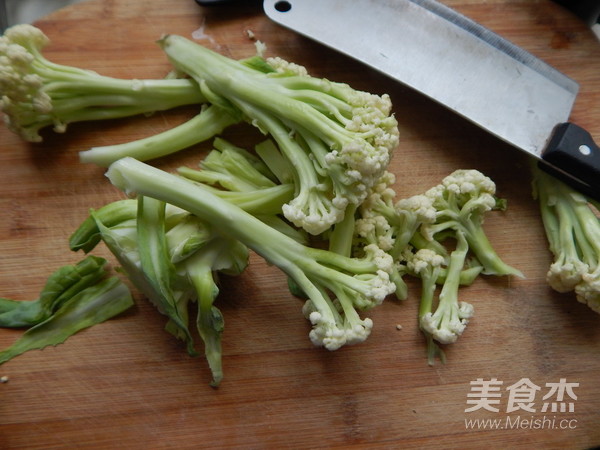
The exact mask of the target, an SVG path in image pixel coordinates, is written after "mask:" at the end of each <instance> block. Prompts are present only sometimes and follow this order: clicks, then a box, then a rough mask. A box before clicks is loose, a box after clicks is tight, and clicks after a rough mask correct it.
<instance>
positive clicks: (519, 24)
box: [0, 0, 600, 449]
mask: <svg viewBox="0 0 600 450" xmlns="http://www.w3.org/2000/svg"><path fill="white" fill-rule="evenodd" d="M443 3H446V4H448V5H449V6H451V7H454V8H456V9H457V10H459V11H460V12H462V13H464V14H467V15H468V16H470V17H472V18H473V19H475V20H477V21H479V22H481V23H482V24H484V25H486V26H488V27H489V28H491V29H492V30H494V31H496V32H498V33H500V34H502V35H504V36H505V37H507V38H509V39H510V40H512V41H513V42H515V43H516V44H517V45H520V46H522V47H524V48H525V49H527V50H529V51H530V52H532V53H534V54H535V55H537V56H539V57H541V58H543V59H545V60H546V61H547V62H549V63H550V64H552V65H554V66H555V67H557V68H558V69H559V70H561V71H563V72H564V73H566V74H568V75H569V76H571V77H572V78H574V79H575V80H576V81H578V82H579V83H580V84H581V94H580V96H579V97H578V100H577V103H576V105H575V108H574V111H573V115H572V118H573V120H574V121H575V122H577V123H579V124H580V125H582V126H584V127H586V128H587V129H588V130H589V131H590V132H591V133H592V134H593V135H595V137H596V138H600V42H598V40H597V39H596V37H595V36H594V35H593V33H592V32H591V31H590V30H588V29H586V28H585V26H584V25H583V24H582V23H581V22H580V21H579V20H578V19H576V18H575V17H574V16H572V15H571V14H570V13H568V12H567V11H565V10H563V9H561V8H560V7H559V6H557V5H555V4H554V3H552V2H550V1H548V0H444V1H443ZM357 13H359V12H358V11H357ZM37 25H38V26H39V27H40V28H41V29H42V30H44V31H45V32H46V34H47V35H48V36H49V37H50V38H51V40H52V44H51V45H50V46H49V47H48V48H47V52H46V55H47V56H48V57H49V58H50V59H52V60H54V61H56V62H60V63H64V64H71V65H76V66H79V67H83V68H88V69H93V70H96V71H98V72H100V73H102V74H105V75H110V76H115V77H123V78H152V77H162V76H164V75H165V74H166V72H167V71H168V70H169V65H168V63H167V62H166V59H165V58H164V56H163V54H162V52H161V51H160V50H159V48H158V47H157V46H156V45H155V41H156V40H157V39H158V38H159V37H160V36H161V35H162V34H164V33H174V34H181V35H183V36H187V37H191V36H193V35H195V36H202V35H203V36H204V38H203V39H202V40H200V41H199V42H201V43H202V44H204V45H207V46H209V47H211V48H213V49H215V50H217V51H219V52H222V53H223V54H225V55H227V56H230V57H234V58H242V57H247V56H251V55H252V54H254V45H255V43H254V42H253V41H252V40H251V39H249V37H248V33H247V31H248V30H251V31H252V32H253V33H254V35H255V37H256V38H257V39H259V40H261V41H263V42H265V43H266V44H267V47H268V51H267V53H268V56H281V57H283V58H285V59H288V60H291V61H294V62H297V63H299V64H303V65H305V66H306V67H307V68H308V69H309V71H310V72H311V73H312V74H313V75H316V76H322V77H326V78H329V79H332V80H336V81H343V82H348V83H350V84H352V85H353V86H354V87H356V88H359V89H364V90H368V91H372V92H376V93H384V92H387V93H389V94H390V95H391V97H392V100H393V102H394V109H395V113H396V116H397V119H398V122H399V126H400V130H401V144H400V147H399V149H398V152H397V153H396V155H395V158H394V161H393V164H392V170H393V172H394V173H395V174H396V175H397V177H398V182H397V189H398V192H399V196H401V197H404V196H409V195H413V194H416V193H420V192H423V191H424V190H425V189H427V188H429V187H431V186H433V185H434V184H437V183H438V182H439V181H440V180H441V179H442V178H443V177H444V176H445V175H447V174H449V173H450V172H451V171H453V170H455V169H459V168H475V169H479V170H481V171H482V172H484V173H485V174H487V175H488V176H490V177H492V178H493V179H494V180H495V181H496V183H497V186H498V192H499V194H500V195H501V196H502V197H505V198H506V199H507V200H508V205H509V208H508V211H506V212H505V213H495V214H491V215H490V216H489V218H488V219H487V221H486V224H485V226H486V230H487V231H488V233H489V236H490V239H491V241H492V242H493V244H494V245H495V247H496V248H497V250H498V252H499V253H500V255H502V257H503V258H504V259H505V260H506V261H507V262H508V263H509V264H512V265H514V266H516V267H518V268H519V269H521V270H522V271H523V272H524V274H525V275H526V278H525V279H509V278H481V279H480V280H478V281H477V282H476V283H475V284H474V285H473V286H471V287H469V288H465V289H464V290H463V291H462V293H461V299H462V300H465V301H468V302H470V303H472V304H473V305H474V307H475V311H476V315H475V318H474V319H473V320H472V322H471V323H470V324H469V326H468V328H467V330H466V332H465V334H464V335H463V336H462V337H461V338H460V340H459V341H458V342H457V343H456V344H454V345H452V346H451V347H450V348H447V349H446V353H447V357H448V361H447V363H446V364H445V365H442V364H436V365H435V366H433V367H430V366H428V365H427V361H426V359H425V345H424V342H423V338H422V336H421V334H420V332H419V330H418V328H417V324H416V313H417V305H418V299H419V286H418V284H416V283H412V282H410V285H409V288H410V296H409V299H408V300H406V301H404V302H402V303H398V302H395V301H392V300H390V301H389V302H387V303H384V304H383V305H382V306H380V307H379V308H377V309H375V310H373V311H372V312H371V313H370V317H372V319H373V321H374V323H375V328H374V330H373V333H372V335H371V337H370V338H369V340H368V341H367V342H365V343H363V344H361V345H357V346H354V347H347V348H343V349H341V350H339V351H337V352H328V351H326V350H323V349H318V348H315V347H313V346H312V344H311V343H310V341H309V339H308V331H309V324H308V323H307V322H306V321H305V319H304V318H303V317H302V315H301V311H300V308H301V302H300V301H298V300H297V299H294V298H293V297H291V296H290V294H289V293H288V291H287V287H286V282H285V277H284V276H283V275H282V274H281V273H280V272H279V271H278V270H277V269H276V268H273V267H269V266H267V265H266V264H264V263H263V262H262V261H261V260H260V259H259V258H254V257H253V259H252V263H251V266H250V268H249V269H248V271H247V272H246V273H245V274H244V275H243V276H241V277H239V278H237V279H233V280H231V279H228V280H226V283H224V285H223V286H222V293H221V297H220V299H219V305H220V308H221V309H222V311H223V313H224V315H225V319H226V332H225V335H224V368H225V380H224V382H223V384H222V385H221V387H220V388H219V389H218V390H215V389H211V388H210V387H209V386H208V382H209V379H210V377H209V373H208V370H207V367H206V365H205V363H204V360H203V359H202V358H196V359H193V358H190V357H188V356H187V354H186V353H185V352H184V350H183V349H182V348H181V346H180V344H179V343H178V342H176V341H175V340H174V339H173V338H171V336H170V335H168V334H167V333H166V332H165V331H163V329H162V328H163V325H164V320H163V318H162V317H161V316H160V315H158V313H156V311H155V310H154V309H153V308H152V307H151V306H149V305H148V303H147V302H146V301H145V300H144V299H143V298H141V296H139V295H138V294H136V302H137V304H136V307H135V308H134V309H133V310H132V311H130V312H128V313H126V314H124V315H122V316H120V317H119V318H117V319H114V320H111V321H109V322H106V323H104V324H102V325H99V326H96V327H94V328H91V329H89V330H86V331H84V332H82V333H80V334H78V335H76V336H74V337H72V338H71V339H69V340H68V341H67V342H66V343H65V344H63V345H60V346H58V347H53V348H47V349H45V350H43V351H32V352H29V353H27V354H24V355H22V356H20V357H18V358H16V359H14V360H12V361H10V362H8V363H6V364H5V365H3V366H1V367H0V376H4V377H7V378H8V381H7V382H6V383H4V384H0V448H6V449H9V448H10V449H12V448H92V447H94V448H167V447H169V448H171V447H172V448H208V447H210V448H216V447H237V448H277V449H279V448H317V447H327V448H332V447H344V448H347V447H361V448H362V447H382V448H432V447H441V448H469V447H472V448H478V447H483V446H486V447H490V448H506V447H510V448H515V447H527V448H534V447H535V448H588V447H591V446H594V445H600V426H599V424H600V383H599V375H598V374H599V373H600V358H599V357H598V355H599V354H600V316H599V315H597V314H594V313H593V312H591V311H590V310H589V309H588V308H587V307H586V306H584V305H582V304H579V303H578V302H577V301H576V300H575V298H574V296H573V295H571V294H563V295H561V294H557V293H554V292H553V291H551V290H550V288H549V287H548V286H547V285H546V282H545V273H546V271H547V269H548V266H549V264H550V261H551V256H550V254H549V252H548V245H547V242H546V240H545V236H544V233H543V229H542V225H541V222H540V218H539V214H538V207H537V204H536V202H535V201H534V200H533V199H532V196H531V190H530V175H529V171H528V161H527V159H526V157H525V156H523V155H522V154H521V153H520V152H518V151H516V150H514V149H512V148H510V147H509V146H507V145H505V144H503V143H500V142H498V141H497V140H495V139H494V138H492V137H490V136H488V135H487V134H485V133H484V132H482V131H480V130H478V129H477V128H475V127H474V126H472V125H470V124H468V123H466V122H465V121H463V120H462V119H460V118H458V117H456V116H454V115H453V114H451V113H449V112H447V111H446V110H445V109H443V108H442V107H440V106H438V105H436V104H434V103H433V102H431V101H429V100H427V99H425V98H423V97H422V96H420V95H419V94H416V93H414V92H412V91H411V90H409V89H407V88H404V87H402V86H400V85H397V84H395V83H393V82H390V81H389V80H388V79H386V78H385V77H383V76H381V75H379V74H377V73H374V72H373V71H371V70H368V69H366V68H364V67H362V66H361V65H359V64H357V63H355V62H353V61H351V60H349V59H347V58H345V57H343V56H340V55H338V54H336V53H335V52H333V51H331V50H327V49H325V48H323V47H321V46H319V45H317V44H315V43H313V42H310V41H308V40H307V39H304V38H302V37H299V36H297V35H295V34H293V33H291V32H289V31H287V30H284V29H282V28H280V27H279V26H277V25H275V24H273V23H271V22H270V21H269V20H267V19H266V18H265V17H264V16H263V14H262V13H261V11H260V8H259V7H257V6H251V5H245V6H242V5H239V4H238V5H235V6H231V7H227V8H226V7H219V8H214V9H203V8H201V7H199V6H197V5H196V4H195V3H194V2H193V1H192V0H178V1H177V2H169V1H166V0H145V1H143V2H140V1H135V0H90V1H87V2H83V3H80V4H77V5H75V6H72V7H68V8H65V9H63V10H61V11H58V12H57V13H55V14H52V15H50V16H48V17H46V18H44V19H43V20H40V21H39V22H37ZM368 26H369V24H368V23H366V24H365V27H368ZM348 32H349V33H360V32H361V30H348ZM493 107H494V105H490V108H493ZM192 113H193V111H192V110H190V109H182V110H179V111H170V112H165V113H162V114H156V115H155V116H153V117H151V118H139V117H138V118H132V119H128V120H123V121H119V122H117V121H114V122H112V121H111V122H104V123H88V124H79V125H74V126H72V127H70V128H69V130H68V133H67V134H65V135H56V134H54V133H52V132H48V133H45V141H44V143H42V144H39V145H28V144H25V143H23V142H21V141H20V140H19V139H18V138H17V137H15V136H14V135H12V134H10V133H9V132H8V131H7V130H6V129H4V128H0V171H1V176H0V192H1V195H0V202H1V203H0V255H1V257H0V288H1V289H0V291H1V292H0V295H2V296H6V297H10V298H19V299H24V300H25V299H33V298H35V297H36V296H37V294H38V292H39V290H40V289H41V287H42V286H43V283H44V282H45V280H46V277H47V276H48V275H49V274H50V273H51V272H52V271H53V270H54V269H56V268H57V267H59V266H61V265H63V264H67V263H72V262H75V261H77V260H78V259H79V258H80V257H81V255H78V254H73V253H72V252H70V251H69V249H68V244H67V239H68V237H69V235H70V234H71V233H72V232H73V231H74V230H75V228H76V227H77V226H78V225H79V224H80V223H81V221H82V220H83V219H84V218H85V217H86V215H87V211H88V210H89V208H95V207H99V206H101V205H103V204H105V203H108V202H110V201H113V200H116V199H118V198H121V194H120V193H119V192H118V191H117V190H115V189H114V188H113V187H112V186H111V185H110V184H109V183H108V181H107V180H106V179H105V178H104V176H103V172H104V171H103V169H100V168H96V167H93V166H86V165H82V164H80V163H79V162H78V155H77V152H78V151H80V150H85V149H87V148H89V147H91V146H96V145H106V144H110V143H117V142H123V141H128V140H132V139H135V138H139V137H143V136H147V135H150V134H153V133H156V132H159V131H161V130H165V129H168V128H170V127H172V126H174V125H175V124H177V123H179V122H181V121H183V120H185V119H186V118H188V117H190V114H192ZM225 137H226V138H228V139H231V140H232V141H233V142H235V143H237V144H238V145H244V144H245V143H248V142H251V141H252V139H254V138H255V136H254V135H253V134H252V133H251V132H249V129H248V128H246V127H235V128H233V129H231V130H228V131H227V132H226V133H225ZM209 147H210V145H209V143H207V144H206V145H201V146H198V147H195V148H193V149H190V150H187V151H184V152H181V153H179V154H177V155H173V156H171V157H167V158H162V159H161V160H158V161H154V162H153V164H156V165H157V166H159V167H161V168H164V169H166V170H171V169H173V168H175V167H177V166H179V165H181V164H189V165H195V164H197V163H198V161H199V160H200V158H201V157H202V156H203V155H204V154H205V152H206V151H207V150H208V149H209ZM96 253H97V254H99V255H102V256H107V257H109V258H111V256H110V255H109V254H108V252H106V250H105V249H104V248H102V249H100V250H99V251H98V252H96ZM111 261H113V259H112V258H111ZM397 324H401V325H402V328H401V329H397V327H396V325H397ZM19 335H20V332H18V331H10V330H0V346H1V347H2V348H4V347H6V346H8V345H10V344H11V343H12V342H13V341H14V340H15V339H16V338H17V337H18V336H19ZM478 379H481V383H488V384H489V382H490V381H491V380H493V379H495V380H497V382H498V383H501V385H500V390H499V391H498V392H499V393H500V397H499V398H498V399H499V400H500V401H499V404H498V405H497V407H498V411H497V412H493V411H487V410H485V409H479V410H477V411H473V412H465V409H468V408H469V407H470V406H472V405H470V404H468V403H467V400H469V399H471V400H472V399H473V398H476V397H473V396H476V394H477V391H476V387H477V380H478ZM524 379H525V380H524ZM561 380H563V381H562V382H561ZM523 381H529V382H530V386H534V387H539V390H538V391H536V392H537V396H536V397H535V398H534V400H533V402H534V404H533V405H532V410H533V412H529V411H527V410H526V409H518V410H516V411H512V412H511V411H507V410H509V409H510V405H512V404H513V403H512V400H511V398H510V393H511V392H512V393H513V394H518V392H519V391H518V390H517V389H516V385H518V384H520V383H522V382H523ZM571 383H578V386H575V387H574V388H573V397H570V396H569V395H566V396H565V397H564V398H563V399H562V402H561V401H560V399H558V398H557V397H556V395H550V397H549V398H548V399H546V400H543V396H545V395H546V394H551V387H552V385H555V386H562V387H565V386H567V385H570V384H571ZM507 388H509V389H507ZM567 394H568V393H567ZM470 395H471V396H470ZM574 397H576V398H574ZM489 398H491V397H489ZM544 403H548V404H549V405H550V407H549V409H548V410H547V411H545V412H544V411H542V409H543V404H544ZM552 403H554V404H555V406H558V407H559V409H558V411H557V412H552V408H551V407H552ZM569 404H571V406H572V408H573V410H572V411H569V410H567V411H565V412H561V411H560V406H561V405H563V406H565V407H566V406H568V405H569ZM474 419H482V420H486V419H488V420H490V421H496V424H495V425H494V423H492V422H488V423H487V425H486V424H484V423H483V422H482V423H481V427H480V428H472V427H469V426H468V423H467V421H472V420H474ZM493 426H496V427H497V429H493Z"/></svg>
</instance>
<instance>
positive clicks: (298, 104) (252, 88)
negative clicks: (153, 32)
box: [160, 35, 398, 234]
mask: <svg viewBox="0 0 600 450" xmlns="http://www.w3.org/2000/svg"><path fill="white" fill-rule="evenodd" d="M160 45H161V46H162V48H163V50H164V51H165V53H166V54H167V56H168V58H169V59H170V61H171V62H172V64H173V65H174V66H175V67H176V68H177V70H179V71H181V72H182V73H186V74H188V75H189V76H191V77H192V78H193V79H195V80H196V81H197V82H198V84H199V86H200V89H201V92H202V93H203V95H204V96H205V97H206V98H207V100H208V101H209V102H210V103H211V104H213V105H218V106H219V107H221V108H223V109H226V110H228V111H231V114H232V115H236V114H241V115H242V117H243V118H244V119H245V120H246V121H247V122H249V123H251V124H252V125H254V126H256V127H258V128H259V129H260V130H261V131H262V132H264V133H265V134H268V135H269V136H270V137H271V138H272V139H273V140H274V141H275V143H276V144H277V145H278V147H279V149H280V151H281V153H282V154H283V155H284V157H285V158H286V159H287V160H288V161H289V167H290V168H291V169H292V171H293V173H292V176H293V177H294V184H295V186H296V192H295V197H294V199H293V200H292V201H290V202H289V203H287V204H286V205H284V207H283V214H284V215H285V217H286V218H287V219H288V220H289V221H291V222H292V223H294V224H295V225H296V226H298V227H301V228H304V229H305V230H306V231H308V232H309V233H311V234H319V233H322V232H324V231H325V230H328V229H329V228H330V227H331V226H332V225H333V224H335V223H337V222H339V221H341V220H342V219H343V216H344V212H345V210H346V207H347V206H348V204H349V203H353V204H357V205H358V204H359V203H360V202H362V200H364V198H365V196H366V194H367V191H368V189H369V188H370V187H371V186H372V185H373V184H375V183H376V182H377V181H378V180H379V178H380V176H381V174H382V173H383V172H384V171H385V169H386V168H387V166H388V164H389V161H390V158H391V154H392V151H393V149H394V148H395V147H396V146H397V143H398V129H397V122H396V120H395V119H394V117H393V116H392V115H391V102H390V100H389V97H388V96H386V95H384V96H377V95H373V94H369V93H366V92H361V91H356V90H354V89H352V88H351V87H350V86H348V85H346V84H341V83H333V82H330V81H328V80H324V79H319V78H313V77H311V76H309V75H307V74H306V71H305V70H303V68H301V67H300V66H297V65H292V64H289V63H287V62H285V61H283V60H281V59H280V58H272V59H269V60H267V64H263V65H262V66H261V67H263V68H264V67H265V66H266V67H270V69H268V70H267V69H264V70H256V68H255V67H252V66H250V65H248V64H244V63H243V62H240V61H236V60H232V59H229V58H226V57H224V56H222V55H220V54H218V53H215V52H213V51H211V50H209V49H207V48H204V47H202V46H200V45H198V44H196V43H194V42H192V41H190V40H188V39H185V38H183V37H181V36H175V35H169V36H166V37H164V38H163V39H162V40H161V41H160ZM255 59H256V58H255Z"/></svg>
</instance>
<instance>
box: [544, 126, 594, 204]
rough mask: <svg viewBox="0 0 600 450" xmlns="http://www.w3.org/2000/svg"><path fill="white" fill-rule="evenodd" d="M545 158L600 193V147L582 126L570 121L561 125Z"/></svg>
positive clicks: (554, 134)
mask: <svg viewBox="0 0 600 450" xmlns="http://www.w3.org/2000/svg"><path fill="white" fill-rule="evenodd" d="M542 159H543V160H544V161H546V162H548V163H549V164H552V165H553V166H555V167H558V168H560V169H561V170H563V171H565V172H567V173H568V174H570V175H572V176H573V177H576V178H577V179H579V180H580V181H582V182H584V183H587V184H588V185H589V189H587V190H588V191H589V192H587V193H588V194H595V195H593V197H596V198H598V197H599V196H600V148H599V147H598V146H597V145H596V143H595V142H594V140H593V138H592V136H591V135H590V133H588V132H587V131H586V130H584V129H583V128H581V127H580V126H578V125H575V124H573V123H570V122H567V123H563V124H560V125H558V126H557V127H556V129H555V130H554V133H553V135H552V138H551V139H550V142H549V143H548V146H547V147H546V150H545V151H544V153H543V154H542ZM565 181H567V182H568V181H569V180H565Z"/></svg>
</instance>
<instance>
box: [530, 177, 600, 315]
mask: <svg viewBox="0 0 600 450" xmlns="http://www.w3.org/2000/svg"><path fill="white" fill-rule="evenodd" d="M534 196H535V197H537V199H538V201H539V205H540V213H541V217H542V222H543V224H544V229H545V232H546V237H547V239H548V243H549V247H550V251H551V253H552V254H553V256H554V260H553V261H552V263H551V264H550V267H549V269H548V272H547V275H546V280H547V282H548V284H549V285H550V287H551V288H552V289H554V290H555V291H557V292H562V293H566V292H575V296H576V299H577V300H578V301H579V302H581V303H584V304H586V305H588V306H589V307H590V308H591V309H592V310H593V311H595V312H597V313H600V222H599V221H598V217H597V216H596V213H595V212H594V207H595V208H596V209H597V204H596V203H595V202H594V201H593V200H592V199H589V198H587V197H586V196H585V195H583V194H581V193H579V192H577V191H576V190H574V189H573V188H571V187H570V186H568V185H566V184H565V183H563V182H561V181H559V180H557V179H556V178H554V177H552V176H550V175H548V174H547V173H545V172H543V171H542V170H540V169H538V168H536V169H534Z"/></svg>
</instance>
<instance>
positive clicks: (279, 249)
mask: <svg viewBox="0 0 600 450" xmlns="http://www.w3.org/2000/svg"><path fill="white" fill-rule="evenodd" d="M107 176H108V178H109V179H110V181H111V182H112V183H113V184H114V185H115V186H117V187H118V188H120V189H122V190H123V191H125V192H126V193H127V194H128V195H135V194H137V195H142V196H149V197H154V198H156V199H158V200H161V201H164V202H167V203H170V204H173V205H175V206H177V207H179V208H182V209H185V210H187V211H189V212H190V213H192V214H195V215H197V216H199V217H202V218H203V219H204V220H206V221H207V222H209V223H210V224H211V225H212V226H214V227H216V228H218V230H219V232H220V233H222V234H223V235H224V236H227V237H230V238H232V239H235V240H238V241H240V242H242V243H243V244H244V245H246V246H247V247H248V248H250V249H252V250H254V251H255V252H256V253H257V254H259V255H260V256H262V257H263V258H264V259H265V260H266V261H267V262H269V263H270V264H273V265H275V266H277V267H278V268H280V269H281V270H282V271H283V272H284V273H286V274H287V275H288V276H289V277H290V278H291V279H292V280H293V281H294V282H295V283H296V285H297V286H298V287H299V288H300V290H301V291H302V292H303V293H304V294H305V295H306V296H307V298H308V299H309V300H307V302H306V304H305V307H304V308H303V311H304V313H305V315H306V316H307V317H308V319H309V320H310V321H311V323H312V325H313V328H312V330H311V332H310V334H309V336H310V338H311V341H312V342H313V343H314V344H315V345H319V346H324V347H325V348H327V349H329V350H336V349H338V348H340V347H341V346H343V345H345V344H354V343H357V342H362V341H364V340H365V339H366V338H367V337H368V335H369V333H370V331H371V328H372V321H371V320H370V319H368V318H365V319H361V318H360V316H359V314H358V311H357V310H363V309H368V308H371V307H373V306H376V305H378V304H380V303H381V302H382V301H383V300H384V299H385V298H386V296H387V295H389V294H391V293H392V292H394V290H395V286H394V284H393V283H392V282H391V281H390V279H389V271H390V268H391V264H392V261H391V258H389V255H386V254H384V253H383V252H381V251H380V249H378V248H376V247H370V248H367V249H366V256H365V258H362V259H358V258H349V257H346V256H343V255H339V254H336V253H334V252H330V251H327V250H323V249H317V248H311V247H307V246H305V245H303V244H301V243H299V242H297V241H296V240H294V239H293V238H291V237H289V236H287V235H285V234H284V233H281V232H279V231H277V230H275V229H273V228H271V227H269V226H268V225H266V224H265V223H263V222H262V221H260V220H259V219H257V218H256V217H254V216H252V215H250V214H248V213H246V212H245V211H243V210H242V209H240V208H238V207H237V206H235V205H233V204H231V203H228V202H227V201H224V200H222V199H220V198H219V197H217V196H214V195H211V194H208V193H207V192H205V191H203V190H201V189H199V188H198V187H197V186H194V184H192V183H190V182H189V181H187V180H184V179H182V178H180V177H177V176H176V175H172V174H169V173H167V172H164V171H162V170H159V169H157V168H154V167H151V166H149V165H147V164H145V163H143V162H140V161H136V160H135V159H132V158H123V159H121V160H119V161H117V162H115V163H113V164H112V165H111V166H110V167H109V170H108V171H107ZM203 192H204V195H203V194H202V193H203ZM329 293H332V294H333V298H331V297H330V296H329Z"/></svg>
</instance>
